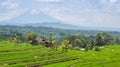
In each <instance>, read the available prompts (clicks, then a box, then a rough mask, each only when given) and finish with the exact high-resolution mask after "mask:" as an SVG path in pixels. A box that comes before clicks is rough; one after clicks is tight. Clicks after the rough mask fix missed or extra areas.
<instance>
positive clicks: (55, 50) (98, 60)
mask: <svg viewBox="0 0 120 67" xmlns="http://www.w3.org/2000/svg"><path fill="white" fill-rule="evenodd" d="M85 32H86V33H85ZM93 32H94V34H92V35H91V33H93ZM82 33H85V34H82ZM119 44H120V36H119V34H118V33H117V34H116V32H112V34H111V33H110V32H102V31H92V32H90V31H89V32H88V31H78V30H63V29H55V28H47V27H31V26H25V27H24V26H23V27H22V26H21V27H20V26H0V67H113V66H116V67H119V65H120V58H119V56H120V53H119V52H120V49H119V48H120V45H119Z"/></svg>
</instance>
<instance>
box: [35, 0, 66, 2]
mask: <svg viewBox="0 0 120 67" xmlns="http://www.w3.org/2000/svg"><path fill="white" fill-rule="evenodd" d="M36 1H38V2H63V1H64V0H36Z"/></svg>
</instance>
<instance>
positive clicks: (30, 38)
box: [27, 33, 37, 41]
mask: <svg viewBox="0 0 120 67" xmlns="http://www.w3.org/2000/svg"><path fill="white" fill-rule="evenodd" d="M35 38H37V34H35V33H30V34H27V39H28V41H30V40H34V39H35Z"/></svg>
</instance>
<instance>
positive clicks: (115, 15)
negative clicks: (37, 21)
mask: <svg viewBox="0 0 120 67" xmlns="http://www.w3.org/2000/svg"><path fill="white" fill-rule="evenodd" d="M26 13H29V14H30V15H34V14H35V15H36V14H38V15H40V13H45V14H47V15H49V16H51V17H53V18H55V19H58V20H60V21H63V22H66V23H67V24H73V25H79V26H99V27H110V28H120V0H0V22H7V21H11V20H14V19H16V18H17V17H20V16H21V15H24V16H25V14H26Z"/></svg>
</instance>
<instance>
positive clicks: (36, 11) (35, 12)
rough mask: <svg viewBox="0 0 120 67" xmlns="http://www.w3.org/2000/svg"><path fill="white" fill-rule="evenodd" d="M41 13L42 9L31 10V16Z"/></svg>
mask: <svg viewBox="0 0 120 67" xmlns="http://www.w3.org/2000/svg"><path fill="white" fill-rule="evenodd" d="M40 12H41V9H40V8H37V9H31V11H30V14H38V13H40Z"/></svg>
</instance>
